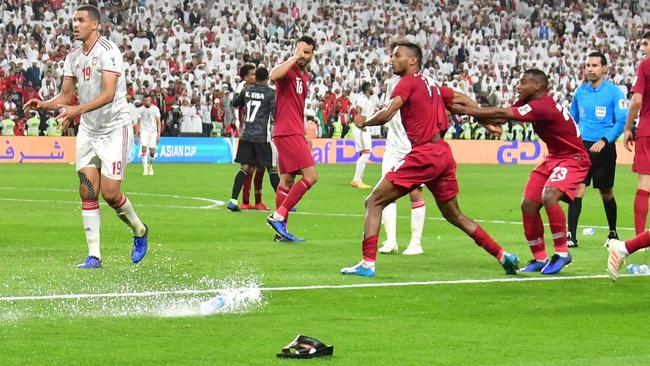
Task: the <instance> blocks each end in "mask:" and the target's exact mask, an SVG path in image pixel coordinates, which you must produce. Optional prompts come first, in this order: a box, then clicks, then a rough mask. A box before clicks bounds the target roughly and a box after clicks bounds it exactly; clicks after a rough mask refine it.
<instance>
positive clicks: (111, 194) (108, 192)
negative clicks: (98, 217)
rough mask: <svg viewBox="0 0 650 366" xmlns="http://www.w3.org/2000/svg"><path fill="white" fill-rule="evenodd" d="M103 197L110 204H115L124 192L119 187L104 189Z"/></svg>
mask: <svg viewBox="0 0 650 366" xmlns="http://www.w3.org/2000/svg"><path fill="white" fill-rule="evenodd" d="M102 198H103V199H104V201H106V203H108V204H109V205H110V206H114V205H115V204H117V203H118V202H119V200H120V199H121V198H122V192H120V191H119V190H117V189H102Z"/></svg>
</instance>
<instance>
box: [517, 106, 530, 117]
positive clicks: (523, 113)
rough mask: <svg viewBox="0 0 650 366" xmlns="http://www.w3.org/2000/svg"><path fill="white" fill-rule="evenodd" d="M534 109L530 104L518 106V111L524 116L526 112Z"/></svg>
mask: <svg viewBox="0 0 650 366" xmlns="http://www.w3.org/2000/svg"><path fill="white" fill-rule="evenodd" d="M532 110H533V108H531V106H530V105H528V104H524V105H522V106H521V107H519V108H517V112H519V114H521V115H522V116H523V115H525V114H526V113H528V112H530V111H532Z"/></svg>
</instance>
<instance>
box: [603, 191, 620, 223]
mask: <svg viewBox="0 0 650 366" xmlns="http://www.w3.org/2000/svg"><path fill="white" fill-rule="evenodd" d="M603 206H604V207H605V216H607V225H609V230H613V231H616V211H617V210H616V199H615V198H614V197H612V199H611V200H609V201H603Z"/></svg>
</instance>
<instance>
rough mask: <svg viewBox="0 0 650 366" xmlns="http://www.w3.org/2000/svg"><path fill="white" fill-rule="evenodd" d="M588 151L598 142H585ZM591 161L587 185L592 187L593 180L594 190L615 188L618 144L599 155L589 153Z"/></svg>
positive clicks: (606, 148) (603, 150)
mask: <svg viewBox="0 0 650 366" xmlns="http://www.w3.org/2000/svg"><path fill="white" fill-rule="evenodd" d="M583 143H584V145H585V148H586V149H587V151H589V149H590V148H591V145H593V144H595V143H596V142H591V141H583ZM589 159H591V168H589V174H587V177H586V178H585V182H584V183H585V184H586V185H590V184H591V180H592V179H593V181H594V188H597V189H609V188H612V187H614V178H615V176H616V144H614V143H611V144H607V145H605V147H604V148H603V149H602V150H601V151H600V152H599V153H593V152H591V151H589Z"/></svg>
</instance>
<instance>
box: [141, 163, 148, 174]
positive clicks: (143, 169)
mask: <svg viewBox="0 0 650 366" xmlns="http://www.w3.org/2000/svg"><path fill="white" fill-rule="evenodd" d="M142 175H149V167H148V166H147V165H145V166H144V167H143V168H142Z"/></svg>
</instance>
